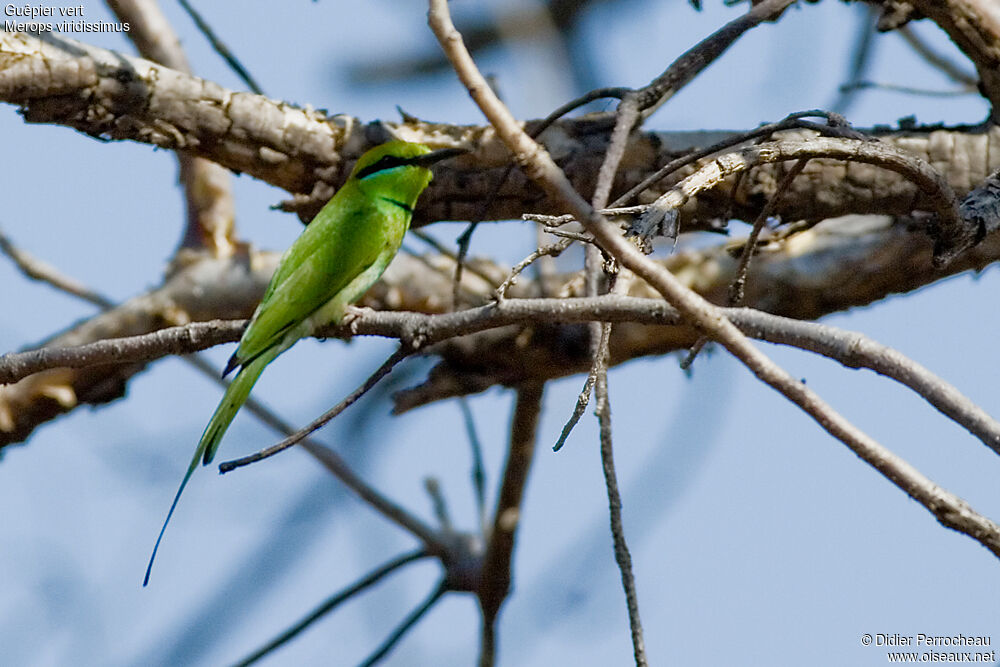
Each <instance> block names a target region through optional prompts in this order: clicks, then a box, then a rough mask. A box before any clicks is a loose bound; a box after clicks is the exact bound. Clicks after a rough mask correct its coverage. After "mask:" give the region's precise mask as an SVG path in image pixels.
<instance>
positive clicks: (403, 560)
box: [236, 549, 430, 667]
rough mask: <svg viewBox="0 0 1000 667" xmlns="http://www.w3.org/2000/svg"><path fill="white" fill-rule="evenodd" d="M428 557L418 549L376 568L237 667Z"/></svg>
mask: <svg viewBox="0 0 1000 667" xmlns="http://www.w3.org/2000/svg"><path fill="white" fill-rule="evenodd" d="M428 556H430V554H429V553H427V552H426V551H424V550H423V549H418V550H417V551H411V552H410V553H407V554H403V555H402V556H397V557H396V558H393V559H392V560H391V561H389V562H387V563H385V564H383V565H380V566H379V567H377V568H375V569H374V570H372V571H371V572H369V573H368V574H367V575H365V576H364V577H362V578H361V579H359V580H358V581H356V582H354V583H353V584H351V585H350V586H348V587H347V588H345V589H344V590H342V591H339V592H337V593H336V594H334V595H332V596H331V597H329V598H327V599H326V600H325V601H324V602H323V603H322V604H320V605H319V606H318V607H316V608H315V609H314V610H313V611H311V612H310V613H309V614H307V615H306V616H305V617H304V618H303V619H302V620H301V621H299V622H298V623H296V624H295V625H293V626H292V627H290V628H288V629H287V630H285V631H284V632H282V633H281V634H280V635H278V636H277V637H275V638H274V639H272V640H271V641H270V642H268V643H267V644H265V645H264V646H262V647H261V648H259V649H257V650H256V651H254V652H253V653H251V654H250V655H248V656H247V657H245V658H243V659H242V660H240V661H239V662H238V663H236V667H248V666H249V665H252V664H253V663H255V662H257V661H258V660H260V659H261V658H263V657H265V656H267V655H268V654H269V653H271V652H272V651H274V650H275V649H277V648H280V647H281V646H283V645H284V644H286V643H288V642H289V641H291V640H292V639H294V638H295V637H296V636H298V635H299V633H301V632H302V631H303V630H305V629H306V628H308V627H309V626H310V625H312V624H313V623H315V622H316V621H318V620H319V619H321V618H322V617H323V616H325V615H326V614H328V613H330V612H331V611H333V610H334V609H336V608H337V607H338V606H340V604H341V603H343V602H347V601H348V600H350V599H351V598H352V597H354V596H355V595H357V594H358V593H361V592H363V591H364V590H365V589H367V588H370V587H371V586H373V585H375V584H377V583H378V582H379V581H381V580H382V579H384V578H385V577H387V576H388V575H390V574H392V573H393V572H395V571H396V570H398V569H399V568H401V567H403V566H404V565H407V564H409V563H412V562H414V561H417V560H420V559H421V558H427V557H428Z"/></svg>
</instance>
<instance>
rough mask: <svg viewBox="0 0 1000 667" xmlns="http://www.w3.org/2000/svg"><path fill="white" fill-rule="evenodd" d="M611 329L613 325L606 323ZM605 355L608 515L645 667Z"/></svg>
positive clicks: (601, 377) (601, 392)
mask: <svg viewBox="0 0 1000 667" xmlns="http://www.w3.org/2000/svg"><path fill="white" fill-rule="evenodd" d="M604 327H605V328H606V329H610V328H611V325H610V324H605V325H604ZM601 354H602V356H603V357H604V359H603V361H602V363H601V368H600V370H599V372H598V374H597V386H596V392H595V393H596V397H595V398H596V402H597V418H598V420H599V422H600V428H601V469H602V471H603V472H604V487H605V489H606V490H607V492H608V516H609V519H610V523H611V537H612V540H613V543H614V549H615V562H616V563H617V564H618V570H619V572H620V573H621V578H622V588H623V589H624V590H625V606H626V609H628V621H629V631H630V634H631V635H632V654H633V656H634V657H635V664H636V667H645V665H647V664H648V661H647V659H646V644H645V641H644V640H643V638H642V621H641V620H640V618H639V594H638V591H637V589H636V585H635V575H634V574H633V572H632V556H631V554H629V550H628V544H627V543H626V541H625V525H624V523H623V522H622V497H621V493H620V492H619V491H618V474H617V473H616V472H615V455H614V444H613V439H612V431H611V400H610V398H609V396H608V368H607V357H606V355H607V348H606V347H603V346H602V349H601Z"/></svg>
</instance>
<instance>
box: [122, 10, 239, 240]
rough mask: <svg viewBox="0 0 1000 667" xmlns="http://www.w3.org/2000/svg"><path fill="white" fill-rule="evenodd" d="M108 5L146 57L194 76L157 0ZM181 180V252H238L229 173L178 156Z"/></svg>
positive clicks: (199, 159)
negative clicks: (184, 210) (183, 208)
mask: <svg viewBox="0 0 1000 667" xmlns="http://www.w3.org/2000/svg"><path fill="white" fill-rule="evenodd" d="M108 6H109V7H111V10H112V11H113V12H114V13H115V15H116V16H117V17H118V18H119V19H120V20H121V21H123V22H125V23H128V24H129V26H130V30H129V32H128V33H127V34H128V36H129V39H131V40H132V43H134V44H135V46H136V48H137V49H138V50H139V53H140V54H142V56H143V57H144V58H148V59H149V60H152V61H155V62H158V63H160V64H162V65H166V66H167V67H170V68H172V69H175V70H177V71H179V72H185V73H190V72H191V68H190V66H189V65H188V61H187V58H186V57H185V55H184V51H183V50H182V49H181V43H180V38H178V36H177V33H176V32H174V29H173V27H172V26H171V25H170V22H169V21H168V20H167V17H166V16H165V15H164V14H163V12H162V11H161V10H160V6H159V4H158V3H157V2H156V0H109V1H108ZM177 160H178V163H179V164H180V181H181V183H182V184H183V185H184V198H185V200H186V202H187V225H186V227H185V231H184V234H183V236H182V238H181V248H187V249H194V250H200V249H204V250H207V251H208V252H209V253H210V254H211V256H213V257H229V256H230V255H232V254H233V253H235V252H236V239H235V233H234V230H233V223H234V217H235V206H234V203H233V194H232V189H231V187H230V177H229V174H228V173H227V171H226V169H224V168H223V167H221V166H220V165H218V164H216V163H214V162H211V161H209V160H206V159H204V158H199V157H194V156H192V155H188V154H185V153H178V154H177Z"/></svg>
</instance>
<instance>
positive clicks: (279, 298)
mask: <svg viewBox="0 0 1000 667" xmlns="http://www.w3.org/2000/svg"><path fill="white" fill-rule="evenodd" d="M370 217H371V216H370V212H368V211H358V210H355V211H353V212H351V213H349V214H346V215H335V218H334V217H331V218H327V219H323V220H319V219H317V220H314V221H313V222H312V223H311V224H310V225H309V226H308V227H307V228H306V231H305V232H303V233H302V236H300V237H299V239H298V240H297V241H296V242H295V243H294V244H292V246H291V247H290V248H289V249H288V250H287V251H286V253H285V256H284V257H282V259H281V263H280V264H279V268H278V270H277V271H276V272H275V275H274V277H273V278H272V279H271V284H270V285H269V286H268V289H267V291H266V292H265V294H264V298H263V300H262V301H261V303H260V305H259V306H258V307H257V312H255V313H254V317H253V320H252V321H251V322H250V326H249V327H248V328H247V330H246V332H245V333H244V334H243V338H242V339H241V340H240V346H239V348H238V349H237V350H236V355H235V356H236V359H237V360H238V361H239V363H240V364H241V365H245V364H247V363H249V362H250V361H252V360H253V359H254V358H256V357H257V356H258V355H260V354H261V353H263V352H264V351H265V350H267V349H269V348H270V347H272V346H274V345H276V344H279V343H280V342H281V339H282V337H283V336H284V335H285V334H286V333H287V332H288V331H289V330H290V329H293V328H294V327H296V326H297V325H298V324H300V323H301V322H302V321H303V320H305V319H306V318H307V317H309V316H310V315H311V314H312V313H313V312H315V311H316V310H317V309H318V308H320V307H321V306H323V305H324V304H325V303H327V302H328V301H330V299H332V298H333V297H335V296H336V295H337V293H338V292H340V291H341V290H342V289H343V288H344V287H345V286H347V285H348V284H349V283H350V282H351V281H352V280H354V278H355V277H357V276H358V275H359V274H360V273H362V272H363V271H364V270H365V269H367V268H368V267H369V266H371V265H372V263H374V262H375V261H376V259H377V258H378V256H379V254H380V253H381V252H382V250H383V248H384V246H385V238H384V235H383V234H382V233H381V232H380V230H379V225H378V224H377V223H376V222H375V221H374V220H371V219H370Z"/></svg>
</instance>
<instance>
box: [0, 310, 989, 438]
mask: <svg viewBox="0 0 1000 667" xmlns="http://www.w3.org/2000/svg"><path fill="white" fill-rule="evenodd" d="M722 312H724V313H725V314H726V316H727V317H728V318H729V320H730V321H732V322H733V324H735V325H736V326H737V327H738V328H739V329H740V330H741V331H742V332H743V333H745V334H746V335H748V336H750V337H752V338H756V339H759V340H763V341H767V342H769V343H776V344H782V345H790V346H793V347H798V348H800V349H803V350H808V351H811V352H815V353H817V354H821V355H823V356H826V357H829V358H831V359H834V360H836V361H839V362H840V363H841V364H843V365H845V366H848V367H850V368H869V369H871V370H873V371H875V372H877V373H879V374H881V375H884V376H886V377H890V378H892V379H894V380H896V381H897V382H900V383H901V384H903V385H905V386H907V387H910V388H911V389H913V390H914V391H915V392H916V393H918V394H919V395H921V396H923V397H924V398H925V399H926V400H927V401H928V402H929V403H931V404H932V405H933V406H934V407H936V408H937V409H938V410H940V411H941V412H942V413H944V414H945V415H947V416H948V417H950V418H952V419H954V420H955V421H956V422H958V423H960V424H961V425H962V426H964V427H965V428H967V429H968V430H969V431H970V432H972V433H973V434H974V435H976V436H977V437H978V438H980V439H981V440H982V441H983V442H984V443H985V444H986V445H987V446H989V447H990V448H991V449H993V450H994V451H996V452H997V453H1000V424H998V423H997V422H996V421H995V420H994V419H993V418H992V417H990V416H989V415H988V414H987V413H986V412H985V411H983V410H982V409H980V408H978V407H977V406H976V405H975V404H974V403H972V402H971V401H970V400H969V399H967V398H966V397H965V396H963V395H962V394H961V392H959V391H958V389H956V388H955V387H954V386H952V385H951V384H949V383H947V382H945V381H944V380H942V379H941V378H939V377H937V376H936V375H934V374H933V373H931V372H930V371H929V370H927V369H926V368H924V367H923V366H921V365H920V364H918V363H916V362H914V361H913V360H911V359H908V358H907V357H906V356H905V355H903V354H901V353H899V352H897V351H896V350H893V349H892V348H889V347H886V346H884V345H881V344H879V343H877V342H875V341H873V340H871V339H870V338H868V337H867V336H864V335H863V334H860V333H855V332H850V331H844V330H841V329H836V328H834V327H830V326H826V325H823V324H816V323H811V322H801V321H798V320H792V319H788V318H784V317H778V316H775V315H769V314H767V313H763V312H760V311H756V310H751V309H746V308H728V309H722ZM583 322H619V323H621V322H630V323H633V324H644V325H656V326H662V325H674V326H677V325H680V324H681V323H682V322H681V318H680V316H679V315H678V314H677V311H676V310H674V309H673V308H672V307H670V306H669V305H667V304H666V303H664V302H663V301H661V300H656V299H638V298H635V297H623V296H616V295H605V296H601V297H581V298H572V299H506V300H504V301H500V302H498V303H494V304H491V305H487V306H481V307H479V308H471V309H469V310H463V311H459V312H456V313H444V314H440V315H427V314H423V313H410V312H378V311H369V310H363V311H361V312H359V314H358V316H357V317H356V318H355V319H353V320H352V321H351V323H350V324H349V325H347V326H346V327H345V326H341V327H331V328H329V329H327V330H324V331H322V332H320V334H321V335H329V336H339V337H346V336H350V335H365V336H385V337H389V338H395V339H398V340H400V341H401V342H403V343H404V344H405V345H406V346H408V347H411V348H414V349H421V348H425V347H428V346H431V345H434V344H435V343H438V342H440V341H443V340H446V339H449V338H454V337H457V336H465V335H469V334H472V333H476V332H480V331H485V330H488V329H497V328H501V327H508V326H511V325H527V324H534V325H538V324H540V323H553V324H554V323H583ZM244 326H245V321H213V322H197V323H193V324H188V325H185V326H179V327H171V328H168V329H163V330H160V331H157V332H154V333H151V334H146V335H141V336H131V337H128V338H118V339H111V340H104V341H98V342H95V343H91V344H88V345H82V346H79V347H69V348H42V349H40V350H32V351H30V352H21V353H13V354H5V355H3V356H0V382H13V381H17V380H19V379H21V378H23V377H26V376H27V375H29V374H31V373H37V372H39V371H42V370H46V369H51V368H57V367H84V366H91V365H97V364H109V363H118V364H122V363H136V362H148V361H153V360H155V359H159V358H162V357H165V356H168V355H171V354H190V353H192V352H197V351H200V350H203V349H206V348H208V347H211V346H213V345H217V344H219V343H224V342H232V341H236V340H238V339H239V337H240V335H241V334H242V332H243V328H244ZM535 379H537V380H544V379H548V378H546V377H544V376H539V377H536V378H535Z"/></svg>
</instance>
